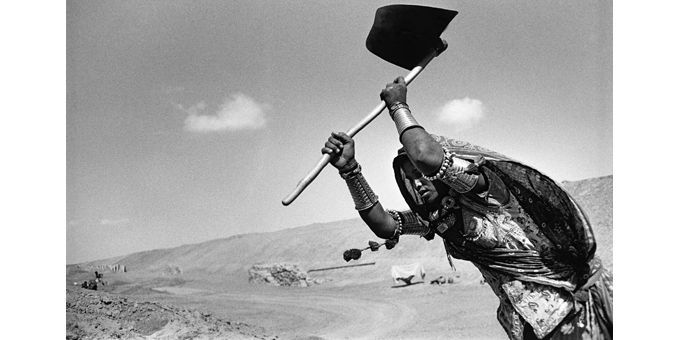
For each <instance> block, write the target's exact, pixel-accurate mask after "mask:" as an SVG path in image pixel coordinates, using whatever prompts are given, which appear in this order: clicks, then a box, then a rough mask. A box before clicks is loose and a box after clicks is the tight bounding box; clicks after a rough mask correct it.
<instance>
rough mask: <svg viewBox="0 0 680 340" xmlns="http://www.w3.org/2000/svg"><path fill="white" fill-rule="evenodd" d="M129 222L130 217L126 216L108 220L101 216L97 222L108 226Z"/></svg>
mask: <svg viewBox="0 0 680 340" xmlns="http://www.w3.org/2000/svg"><path fill="white" fill-rule="evenodd" d="M128 223H130V219H128V218H119V219H117V220H109V219H106V218H103V219H101V220H99V224H101V225H108V226H118V225H123V224H128Z"/></svg>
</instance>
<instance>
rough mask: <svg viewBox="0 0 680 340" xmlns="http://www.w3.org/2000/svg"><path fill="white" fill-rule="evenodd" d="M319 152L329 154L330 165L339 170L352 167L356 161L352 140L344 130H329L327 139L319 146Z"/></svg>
mask: <svg viewBox="0 0 680 340" xmlns="http://www.w3.org/2000/svg"><path fill="white" fill-rule="evenodd" d="M321 153H322V154H327V155H330V156H331V160H330V163H331V165H333V166H334V167H335V168H336V169H338V170H340V171H343V170H346V168H349V167H353V166H354V164H355V162H356V161H355V160H354V140H353V139H352V138H351V137H350V136H348V135H347V134H346V133H344V132H331V136H330V137H328V141H326V144H325V145H324V147H323V148H321Z"/></svg>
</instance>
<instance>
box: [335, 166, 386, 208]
mask: <svg viewBox="0 0 680 340" xmlns="http://www.w3.org/2000/svg"><path fill="white" fill-rule="evenodd" d="M359 170H360V171H359V172H357V173H356V174H354V175H352V176H347V177H343V178H345V182H346V183H347V187H348V188H349V193H350V194H351V195H352V200H353V201H354V209H356V210H359V211H361V210H366V209H368V208H370V207H372V206H374V205H376V203H378V196H377V195H376V194H375V193H373V190H372V189H371V187H370V186H369V185H368V182H366V179H365V178H364V175H362V174H361V169H360V168H359ZM340 176H343V175H340Z"/></svg>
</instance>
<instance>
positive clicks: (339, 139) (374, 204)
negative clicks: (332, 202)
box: [321, 132, 399, 239]
mask: <svg viewBox="0 0 680 340" xmlns="http://www.w3.org/2000/svg"><path fill="white" fill-rule="evenodd" d="M321 153H324V154H328V155H330V156H331V159H330V163H331V165H333V166H334V167H335V168H337V169H338V171H339V172H340V176H341V177H342V178H343V179H344V180H345V182H346V183H347V187H348V188H349V191H350V194H351V195H352V199H353V200H354V207H355V208H356V209H357V210H358V211H359V216H361V219H362V220H363V221H364V222H365V223H366V225H368V227H369V228H371V230H372V231H373V233H374V234H375V235H376V236H378V237H380V238H383V239H389V238H392V237H394V236H395V235H396V233H397V229H398V227H399V223H398V222H397V221H396V220H395V219H394V218H393V217H392V215H390V213H388V212H386V211H385V210H384V209H383V207H382V205H381V204H380V202H378V196H376V195H375V194H374V193H373V190H372V189H371V187H370V186H369V185H368V182H367V181H366V179H365V178H364V176H363V175H362V174H361V166H360V165H359V163H358V162H357V161H356V159H355V158H354V140H353V139H352V138H351V137H349V136H348V135H347V134H346V133H344V132H333V133H331V136H330V137H329V138H328V141H327V142H326V144H325V146H324V147H323V148H322V149H321Z"/></svg>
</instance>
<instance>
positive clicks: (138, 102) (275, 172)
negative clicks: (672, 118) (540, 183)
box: [66, 0, 613, 263]
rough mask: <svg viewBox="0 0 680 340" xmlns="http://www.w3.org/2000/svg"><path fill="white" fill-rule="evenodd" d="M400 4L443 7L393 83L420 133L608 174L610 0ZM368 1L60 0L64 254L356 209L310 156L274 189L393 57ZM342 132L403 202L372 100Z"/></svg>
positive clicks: (557, 174) (216, 234) (381, 185)
mask: <svg viewBox="0 0 680 340" xmlns="http://www.w3.org/2000/svg"><path fill="white" fill-rule="evenodd" d="M409 3H412V4H421V5H427V6H433V7H441V8H447V9H451V10H456V11H458V12H459V14H458V15H457V16H456V18H454V20H453V21H452V22H451V24H450V25H449V27H448V29H447V30H446V31H445V32H444V33H443V34H442V38H443V39H445V40H446V41H447V42H448V44H449V48H448V50H447V51H446V52H444V53H443V54H442V55H440V56H439V57H437V58H436V59H435V60H433V61H432V62H431V63H430V65H429V66H428V67H427V68H426V69H425V70H424V71H423V72H422V74H421V75H420V76H419V77H418V78H417V79H416V80H415V81H414V82H413V83H412V84H411V85H410V86H409V90H408V103H409V105H410V106H411V109H412V111H413V113H414V116H415V117H416V118H417V120H418V121H419V122H420V123H421V125H423V126H424V127H425V128H426V129H427V130H428V131H429V132H431V133H435V134H440V135H445V136H449V137H453V138H457V139H463V140H467V141H470V142H473V143H475V144H479V145H482V146H485V147H488V148H491V149H494V150H496V151H498V152H501V153H503V154H505V155H507V156H510V157H512V158H515V159H518V160H520V161H522V162H524V163H526V164H528V165H531V166H533V167H535V168H537V169H539V170H541V171H542V172H544V173H545V174H547V175H549V176H550V177H552V178H553V179H555V180H557V181H564V180H580V179H586V178H592V177H599V176H606V175H611V174H612V173H613V156H612V153H613V131H612V130H613V129H612V126H613V117H612V116H613V114H612V111H613V110H612V90H613V85H612V8H611V3H610V2H607V1H562V2H556V1H550V2H548V1H543V2H537V1H500V2H499V1H422V2H419V1H413V2H409ZM386 4H389V2H387V1H343V2H338V1H313V2H310V1H308V2H301V1H276V2H274V1H149V0H145V1H119V0H107V1H84V0H70V1H67V3H66V262H67V263H78V262H83V261H89V260H95V259H101V258H107V257H112V256H118V255H124V254H128V253H131V252H135V251H141V250H149V249H156V248H166V247H174V246H179V245H182V244H188V243H197V242H202V241H207V240H211V239H215V238H222V237H228V236H231V235H235V234H242V233H253V232H269V231H275V230H280V229H284V228H291V227H296V226H302V225H308V224H312V223H318V222H329V221H335V220H341V219H347V218H353V217H356V216H358V215H357V214H356V211H355V210H354V209H353V206H354V205H353V203H352V199H351V197H350V195H349V192H348V190H347V187H346V185H345V183H344V182H343V181H342V180H341V179H340V177H339V176H338V174H337V171H336V170H335V169H333V168H332V167H330V166H329V167H327V168H326V169H325V170H324V171H323V172H322V173H321V175H319V177H318V178H317V179H316V181H315V182H313V183H312V184H311V185H310V186H309V187H308V188H307V189H306V190H305V191H304V192H303V193H302V194H301V195H300V197H299V198H298V199H297V200H296V201H294V202H293V203H292V204H291V205H290V206H287V207H284V206H283V205H282V204H281V200H282V199H283V198H284V197H285V196H287V195H288V194H289V193H290V192H291V191H292V190H293V189H294V188H295V185H296V184H297V182H298V181H299V180H300V179H301V178H302V177H304V176H305V175H306V174H307V172H308V171H309V170H310V169H311V168H312V167H313V166H314V165H315V164H316V162H317V161H318V160H319V158H320V157H321V153H320V149H321V147H322V146H323V143H324V142H325V140H326V139H327V138H328V136H329V135H330V132H331V131H346V130H348V129H349V128H351V127H352V126H354V125H355V124H356V123H357V122H358V121H360V120H361V119H362V118H363V117H365V116H366V115H367V114H368V113H369V112H370V111H371V110H372V109H373V108H374V107H375V106H376V105H377V104H378V103H379V100H380V99H379V93H380V90H381V89H382V88H383V87H384V86H385V83H387V82H390V81H392V80H393V79H394V78H395V77H397V76H399V75H406V74H407V73H408V71H407V70H404V69H401V68H399V67H397V66H394V65H391V64H389V63H387V62H385V61H383V60H382V59H380V58H378V57H377V56H375V55H373V54H371V53H370V52H369V51H368V50H367V49H366V48H365V39H366V36H367V34H368V31H369V30H370V27H371V25H372V23H373V17H374V14H375V10H376V9H377V8H378V7H380V6H383V5H386ZM355 140H356V150H357V156H356V158H357V160H358V161H359V163H360V164H361V165H362V168H363V173H364V175H365V176H366V178H367V180H368V182H369V183H370V184H371V186H372V188H373V190H374V191H375V192H376V194H377V195H378V196H379V197H380V201H381V202H382V204H383V206H386V207H389V208H396V209H403V208H405V207H406V204H405V203H404V201H403V199H402V198H401V197H400V194H399V191H398V189H397V186H396V184H395V183H394V179H393V175H392V170H391V159H392V157H393V156H394V155H395V154H396V150H397V149H398V148H399V147H400V144H399V141H398V136H397V133H396V129H395V127H394V124H393V123H392V122H391V120H390V119H389V116H388V115H387V114H386V113H385V114H383V115H381V116H380V117H378V118H377V119H376V120H375V121H373V122H372V123H371V124H370V125H369V126H368V127H366V128H365V129H364V130H362V131H361V132H360V133H359V134H358V135H357V136H356V137H355ZM360 227H362V226H357V228H360Z"/></svg>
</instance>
